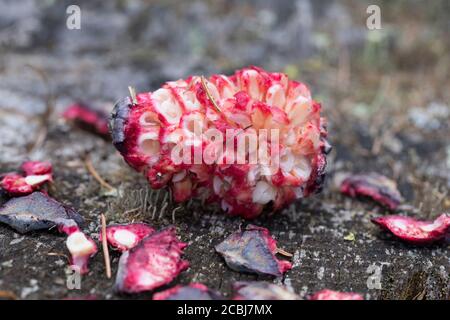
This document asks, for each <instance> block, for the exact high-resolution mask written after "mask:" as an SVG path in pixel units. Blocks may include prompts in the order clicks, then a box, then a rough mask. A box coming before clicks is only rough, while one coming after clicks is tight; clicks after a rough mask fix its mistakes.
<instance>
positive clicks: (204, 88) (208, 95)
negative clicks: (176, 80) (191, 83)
mask: <svg viewBox="0 0 450 320" xmlns="http://www.w3.org/2000/svg"><path fill="white" fill-rule="evenodd" d="M200 81H201V83H202V87H203V90H205V92H206V96H207V97H208V99H209V101H211V103H212V104H213V106H214V108H216V110H217V111H218V112H219V113H222V111H221V110H220V108H219V105H218V104H217V102H216V101H215V100H214V98H213V96H212V95H211V92H210V91H209V89H208V86H207V85H206V79H205V77H204V76H201V77H200Z"/></svg>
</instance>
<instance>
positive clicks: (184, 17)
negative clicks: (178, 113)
mask: <svg viewBox="0 0 450 320" xmlns="http://www.w3.org/2000/svg"><path fill="white" fill-rule="evenodd" d="M72 4H75V5H78V6H79V7H80V9H81V29H80V30H69V29H68V28H67V27H66V20H67V18H68V16H69V15H68V14H67V13H66V9H67V7H68V6H69V5H72ZM369 5H378V6H379V7H380V9H381V27H382V29H381V30H369V29H368V28H367V25H366V21H367V18H368V17H369V14H368V13H367V12H366V10H367V8H368V6H369ZM449 50H450V2H449V1H447V0H432V1H420V0H408V1H406V0H396V1H387V0H385V1H376V0H371V1H356V0H342V1H332V0H314V1H313V0H292V1H290V0H253V1H238V0H216V1H199V0H195V1H173V0H166V1H152V0H110V1H99V0H89V1H88V0H85V1H81V0H70V1H56V0H42V1H37V0H21V1H16V0H0V169H1V171H2V172H6V171H8V170H13V169H14V168H17V166H18V163H19V162H20V161H23V160H24V159H27V158H33V159H43V160H44V159H45V160H51V161H52V162H53V163H54V165H55V167H56V168H57V170H56V180H57V181H59V185H58V188H57V190H54V192H53V194H54V195H56V196H57V198H59V199H60V200H65V201H66V202H69V203H71V204H74V205H75V206H76V207H77V208H79V209H80V210H81V211H82V212H88V213H89V214H92V220H93V221H94V220H96V219H97V214H98V210H99V209H102V210H103V207H101V205H105V203H106V204H108V201H109V200H105V198H102V195H98V194H99V186H98V184H97V183H96V182H95V181H93V180H92V178H91V177H90V176H89V175H88V174H87V173H86V172H85V170H84V167H83V164H82V162H80V161H79V160H77V159H78V158H80V155H82V154H84V153H87V152H90V153H91V155H92V159H93V162H94V164H95V165H96V166H97V169H98V170H99V171H100V173H101V174H102V175H103V176H106V178H107V180H108V181H109V182H110V183H111V184H113V185H115V186H117V185H118V184H119V183H129V185H126V186H125V187H124V189H125V190H129V188H130V186H131V185H133V186H135V185H136V184H140V185H141V186H145V185H146V183H145V181H144V179H143V178H142V177H140V176H137V175H133V173H132V172H131V170H129V169H128V168H127V167H126V166H125V165H124V163H123V162H122V160H121V159H120V157H118V156H117V155H116V153H115V150H114V148H113V147H112V146H111V144H110V142H107V141H104V140H101V139H97V138H95V137H93V136H91V135H89V134H85V133H80V132H76V131H74V130H71V128H70V127H69V126H67V124H66V123H64V122H62V121H61V112H62V111H63V110H64V109H65V108H66V107H67V106H68V105H70V104H72V103H73V102H74V101H79V100H82V101H84V102H85V103H87V104H89V105H91V106H93V107H94V108H97V109H99V110H100V109H101V110H104V111H106V112H108V113H109V112H110V111H111V109H112V107H113V104H114V102H115V101H116V100H118V99H119V98H122V97H123V96H125V95H128V89H127V88H128V86H134V87H135V88H136V89H137V91H152V90H155V89H157V88H158V87H159V86H160V85H161V84H162V83H164V82H165V81H168V80H174V79H177V78H182V77H187V76H189V75H192V74H203V75H209V74H211V73H225V74H231V73H233V72H234V70H235V69H238V68H241V67H244V66H248V65H256V66H260V67H263V68H265V69H268V70H270V71H281V72H285V73H287V74H288V75H289V76H290V77H291V78H293V79H297V80H299V81H302V82H305V83H306V84H308V85H309V86H310V87H311V89H312V92H313V96H314V98H315V99H316V100H318V101H320V102H321V103H322V105H323V114H324V116H326V117H327V118H328V122H329V138H330V142H331V144H332V145H333V146H334V150H333V152H332V154H331V155H330V157H329V167H328V172H329V177H331V179H329V180H328V181H329V183H328V185H327V187H326V188H325V191H324V193H323V194H322V195H321V196H320V197H318V198H314V199H311V200H310V199H308V200H306V204H308V203H310V204H313V205H315V204H317V202H315V201H318V202H319V203H320V204H317V206H316V208H319V206H322V207H323V206H328V208H330V206H331V208H332V210H335V209H336V208H344V209H350V208H351V209H354V210H359V209H361V208H364V205H361V206H360V205H359V204H356V203H355V202H354V203H349V202H348V201H347V200H344V199H343V198H342V197H341V196H340V195H339V194H336V193H333V192H332V190H333V189H332V188H333V186H332V181H333V178H334V176H335V174H336V173H338V172H341V171H355V172H368V171H377V172H379V173H382V174H385V175H387V176H389V177H391V178H393V179H395V180H396V181H398V183H399V186H400V190H401V192H402V193H403V194H404V196H405V198H406V200H407V202H408V203H409V204H411V205H413V206H414V207H415V208H416V209H418V210H419V212H420V217H422V218H431V217H434V216H436V215H437V214H438V213H440V212H443V211H445V210H447V211H448V210H449V208H450V196H449V195H450V193H449V189H450V139H449V137H450V125H449V123H450V106H449V105H450V90H449V88H450V54H449V52H450V51H449ZM42 132H44V135H42ZM39 139H40V140H41V141H37V140H39ZM77 161H78V162H77ZM127 179H128V180H127ZM127 188H128V189H127ZM324 200H325V201H324ZM117 202H120V201H117ZM322 207H321V208H322ZM122 209H123V210H125V209H126V208H122ZM317 210H319V209H317ZM320 210H322V209H320ZM323 210H324V211H323V212H327V211H326V210H325V209H323ZM327 210H328V209H327ZM116 211H117V212H118V210H116ZM321 212H322V211H321ZM355 212H357V211H355ZM316 216H317V215H316ZM308 217H309V216H307V215H306V214H305V215H304V216H303V218H301V219H309V218H308ZM319 217H322V216H320V215H319ZM214 219H215V218H214ZM333 219H334V218H333ZM339 219H345V217H343V218H341V217H340V216H339V218H336V220H332V222H331V223H330V222H329V220H326V221H325V222H323V224H327V227H329V229H328V230H329V231H330V234H332V235H334V234H335V233H334V232H335V230H337V229H339V228H344V229H342V230H347V229H345V228H348V230H353V229H352V228H356V229H354V230H358V229H357V228H358V227H357V226H353V225H350V227H349V226H348V225H347V224H348V221H349V220H339ZM281 221H283V220H281ZM295 221H297V220H295ZM227 223H228V222H227ZM232 223H234V222H232ZM236 223H238V222H236ZM274 223H284V222H280V220H279V221H278V222H274ZM367 223H369V222H367ZM299 225H300V224H299ZM304 225H306V224H304ZM343 226H344V227H343ZM91 227H92V228H91V229H92V230H95V228H96V225H95V224H94V225H93V226H91ZM235 227H237V225H236V226H235ZM360 227H361V226H360ZM365 228H366V226H365V225H364V226H363V227H361V230H362V231H361V232H365V230H366V229H365ZM339 230H341V229H339ZM302 232H303V233H304V232H307V231H304V230H303V231H302ZM343 232H344V231H343ZM281 236H282V235H281ZM11 237H12V236H11ZM289 239H291V238H289ZM339 239H340V238H339ZM318 240H319V239H318ZM335 241H336V240H335V239H334V238H332V240H330V241H328V242H329V243H334V242H335ZM324 243H325V240H324ZM368 243H369V242H368ZM364 246H366V244H364ZM364 246H362V247H361V252H364V253H367V252H366V251H365V250H366V248H369V247H370V244H367V246H366V247H364ZM377 246H379V244H377V245H376V246H375V247H377ZM293 250H294V249H293ZM314 250H316V249H314ZM368 250H372V249H368ZM374 250H376V249H374ZM380 250H381V249H380ZM383 250H384V249H383ZM324 252H325V253H326V252H329V250H328V249H326V248H325V249H324ZM383 252H384V251H383ZM383 252H381V251H380V255H382V254H383ZM388 252H389V251H388ZM8 254H10V255H11V256H14V252H9V253H8ZM366 256H371V254H367V255H366ZM441 256H445V253H443V254H442V255H441ZM447 256H448V252H447ZM30 259H31V258H30ZM98 259H99V260H100V258H98ZM330 259H331V258H330ZM422 260H423V259H422V256H420V255H419V256H417V261H416V260H414V261H416V262H417V263H419V264H420V262H421V261H422ZM29 261H33V260H32V259H31V260H29ZM311 261H312V262H311V266H312V267H311V270H312V271H311V277H312V278H311V279H313V278H314V279H315V280H314V279H313V280H310V281H309V280H308V281H309V282H310V288H311V286H315V285H316V282H317V279H316V278H315V272H316V271H315V269H314V270H313V266H314V265H315V262H314V260H311ZM332 261H334V260H333V259H331V260H330V261H329V263H331V264H333V262H332ZM355 261H356V260H355ZM405 261H406V262H405V265H415V264H416V263H410V261H409V260H405ZM41 263H44V262H42V261H41ZM402 263H403V262H402ZM36 264H37V263H34V265H36ZM99 265H100V267H101V263H99ZM100 267H98V268H100ZM60 269H61V268H59V269H55V272H56V273H57V274H59V273H60V272H61V270H60ZM40 270H41V271H42V273H43V274H45V273H46V270H47V269H45V268H44V267H43V269H40ZM304 270H305V269H302V270H301V271H299V272H309V271H308V270H306V271H304ZM194 271H195V270H194ZM194 271H192V273H193V272H194ZM100 272H101V271H100ZM353 272H354V269H353V271H352V270H351V271H349V275H352V274H353ZM360 272H361V273H362V275H363V276H364V273H365V269H364V270H360ZM219 273H220V272H219ZM393 274H394V275H396V276H397V274H396V273H395V272H393ZM15 277H16V275H13V274H12V273H10V279H13V280H11V281H16V280H15V279H16V278H15ZM196 277H197V276H196ZM230 277H231V276H230ZM343 277H344V276H343ZM196 279H197V278H196ZM205 279H206V278H205ZM303 279H309V278H308V277H304V278H303ZM52 281H53V280H52ZM302 281H303V280H302ZM305 281H306V280H305ZM330 281H331V280H330ZM364 281H365V280H364ZM405 281H406V282H405V283H409V282H408V281H407V280H405ZM414 281H415V280H414ZM447 281H448V280H447ZM27 282H28V278H24V279H23V281H22V282H21V283H22V284H23V285H26V283H27ZM5 283H6V281H5ZM304 283H306V282H304ZM0 284H1V280H0ZM97 284H98V283H96V284H95V285H97ZM102 285H103V286H104V287H105V288H109V286H110V284H109V283H106V282H104V283H103V284H102ZM93 286H94V284H93ZM430 286H431V285H430ZM294 287H295V289H301V285H300V284H295V283H294ZM319 287H320V286H319ZM49 288H50V289H48V290H49V293H48V295H49V296H58V293H57V290H59V289H57V288H56V289H55V288H54V287H49ZM58 288H60V287H58ZM342 288H343V289H349V288H347V287H345V285H344V286H343V287H342ZM447 288H448V287H447ZM394 289H395V290H392V291H391V292H390V293H389V292H388V293H386V292H384V293H380V295H382V294H385V297H388V296H389V297H399V295H398V294H397V292H399V291H398V290H397V289H396V288H394ZM55 290H56V291H55ZM302 290H303V289H302ZM360 290H366V289H365V282H364V283H361V288H360ZM430 290H432V289H430ZM436 290H437V289H436ZM405 292H406V291H405ZM408 292H409V291H408ZM430 292H431V291H430ZM413 293H414V292H413ZM413 293H405V294H410V295H413ZM429 297H431V298H432V297H435V298H436V297H439V295H438V293H436V294H435V295H434V296H432V295H431V293H430V296H429Z"/></svg>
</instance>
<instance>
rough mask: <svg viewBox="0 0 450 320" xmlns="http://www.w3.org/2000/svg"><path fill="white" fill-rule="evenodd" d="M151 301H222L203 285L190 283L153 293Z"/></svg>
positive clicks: (220, 297)
mask: <svg viewBox="0 0 450 320" xmlns="http://www.w3.org/2000/svg"><path fill="white" fill-rule="evenodd" d="M153 300H223V297H222V296H221V295H220V294H219V293H217V292H215V291H213V290H211V289H209V288H208V287H207V286H205V285H204V284H201V283H191V284H189V285H187V286H182V285H178V286H175V287H173V288H170V289H167V290H164V291H161V292H158V293H155V294H154V295H153Z"/></svg>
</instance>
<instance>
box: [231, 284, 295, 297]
mask: <svg viewBox="0 0 450 320" xmlns="http://www.w3.org/2000/svg"><path fill="white" fill-rule="evenodd" d="M233 290H234V292H235V293H234V296H233V300H300V296H298V295H296V294H295V293H293V292H290V291H289V290H287V289H286V288H285V287H283V286H279V285H276V284H273V283H270V282H265V281H253V282H247V281H239V282H236V283H234V284H233Z"/></svg>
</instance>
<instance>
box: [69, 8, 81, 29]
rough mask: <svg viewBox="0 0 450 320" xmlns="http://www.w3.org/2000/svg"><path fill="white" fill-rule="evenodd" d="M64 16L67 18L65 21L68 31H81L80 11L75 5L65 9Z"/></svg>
mask: <svg viewBox="0 0 450 320" xmlns="http://www.w3.org/2000/svg"><path fill="white" fill-rule="evenodd" d="M66 14H68V15H69V16H68V17H67V19H66V26H67V29H69V30H80V29H81V9H80V7H79V6H77V5H74V4H73V5H70V6H68V7H67V9H66Z"/></svg>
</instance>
